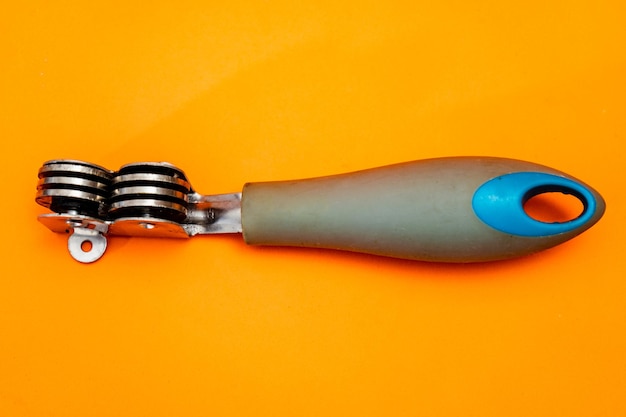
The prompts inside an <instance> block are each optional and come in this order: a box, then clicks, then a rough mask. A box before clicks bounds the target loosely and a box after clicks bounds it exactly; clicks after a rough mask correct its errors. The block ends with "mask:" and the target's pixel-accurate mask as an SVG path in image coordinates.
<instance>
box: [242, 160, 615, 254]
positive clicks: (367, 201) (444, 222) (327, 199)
mask: <svg viewBox="0 0 626 417" xmlns="http://www.w3.org/2000/svg"><path fill="white" fill-rule="evenodd" d="M501 180H504V182H503V181H501ZM516 181H517V182H516ZM503 184H504V185H503ZM494 187H495V191H493V190H492V189H493V188H494ZM498 187H499V188H498ZM498 189H499V190H500V191H498ZM553 190H556V191H561V192H564V193H569V194H574V195H575V196H577V197H579V198H580V199H581V201H582V202H583V204H584V205H585V211H584V212H583V214H581V216H579V217H578V218H577V219H575V220H573V221H571V222H567V223H559V224H556V225H553V224H548V223H542V222H539V221H537V220H533V219H531V218H530V217H529V216H527V215H525V214H524V213H523V208H522V209H521V210H522V211H520V208H521V207H522V206H523V204H524V202H525V200H526V199H528V198H529V197H531V196H532V195H535V194H539V193H542V192H546V191H553ZM498 193H500V194H498ZM498 199H499V200H501V201H497V200H498ZM517 200H519V201H517ZM507 201H508V202H507ZM498 204H500V206H498ZM502 204H504V206H503V205H502ZM506 204H509V206H507V205H506ZM603 212H604V201H603V200H602V197H601V196H600V195H599V194H598V193H597V192H596V191H595V190H593V189H592V188H591V187H589V186H587V185H585V184H584V183H582V182H580V181H578V180H576V179H575V178H573V177H571V176H568V175H567V174H564V173H562V172H559V171H556V170H554V169H551V168H547V167H545V166H541V165H537V164H533V163H529V162H524V161H518V160H511V159H503V158H489V157H460V158H440V159H430V160H423V161H415V162H408V163H403V164H397V165H391V166H386V167H381V168H374V169H369V170H364V171H358V172H353V173H348V174H341V175H334V176H329V177H321V178H313V179H305V180H295V181H281V182H265V183H249V184H246V185H245V187H244V189H243V193H242V227H243V237H244V240H245V241H246V243H248V244H251V245H284V246H306V247H319V248H330V249H341V250H347V251H355V252H364V253H371V254H376V255H383V256H390V257H397V258H406V259H416V260H425V261H442V262H477V261H489V260H497V259H506V258H512V257H517V256H522V255H527V254H530V253H533V252H537V251H539V250H543V249H546V248H549V247H552V246H554V245H557V244H559V243H562V242H564V241H566V240H568V239H571V238H572V237H574V236H576V235H578V234H579V233H581V232H583V231H584V230H586V229H588V228H589V227H591V226H592V225H593V224H594V223H595V222H597V221H598V220H599V219H600V217H601V216H602V214H603ZM485 213H486V214H485ZM507 216H508V217H507Z"/></svg>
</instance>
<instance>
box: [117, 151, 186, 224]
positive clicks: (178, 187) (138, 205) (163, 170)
mask: <svg viewBox="0 0 626 417" xmlns="http://www.w3.org/2000/svg"><path fill="white" fill-rule="evenodd" d="M190 190H191V186H190V184H189V182H188V181H187V178H186V177H185V174H184V173H183V171H181V170H180V169H178V168H176V167H175V166H173V165H170V164H167V163H163V162H158V163H138V164H130V165H125V166H123V167H122V168H121V169H120V170H119V171H118V172H117V173H116V174H115V175H114V177H113V180H112V186H111V198H110V200H109V203H110V206H109V217H110V218H112V219H119V218H122V217H148V218H150V217H153V218H157V219H165V220H171V221H175V222H182V221H184V220H185V218H186V217H187V207H188V202H189V200H188V194H189V192H190Z"/></svg>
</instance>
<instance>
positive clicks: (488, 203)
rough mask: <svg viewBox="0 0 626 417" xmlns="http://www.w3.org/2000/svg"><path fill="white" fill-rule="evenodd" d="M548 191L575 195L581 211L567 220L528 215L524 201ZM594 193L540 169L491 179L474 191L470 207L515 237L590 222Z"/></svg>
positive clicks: (559, 230) (539, 234)
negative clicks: (540, 218) (548, 221)
mask: <svg viewBox="0 0 626 417" xmlns="http://www.w3.org/2000/svg"><path fill="white" fill-rule="evenodd" d="M549 192H561V193H564V194H571V195H573V196H575V197H577V198H578V199H579V200H580V201H581V202H582V203H583V206H584V209H583V212H582V213H581V214H580V215H579V216H578V217H576V218H575V219H572V220H570V221H566V222H560V223H546V222H542V221H539V220H536V219H533V218H532V217H530V216H529V215H528V214H527V213H526V212H525V211H524V204H525V203H526V201H528V200H529V199H530V198H532V197H534V196H536V195H539V194H543V193H549ZM596 206H597V202H596V199H595V197H594V195H593V194H592V193H591V192H590V191H589V190H588V189H587V188H586V187H585V186H583V185H581V184H579V183H577V182H576V181H572V180H571V179H569V178H564V177H560V176H558V175H552V174H546V173H543V172H514V173H510V174H505V175H501V176H498V177H496V178H493V179H491V180H489V181H487V182H485V183H484V184H482V185H481V186H480V187H479V188H478V189H477V190H476V192H475V193H474V196H473V199H472V207H473V209H474V212H475V213H476V215H477V216H478V218H480V220H482V221H483V222H484V223H485V224H487V225H488V226H490V227H493V228H494V229H496V230H499V231H501V232H504V233H508V234H511V235H516V236H526V237H543V236H552V235H557V234H561V233H566V232H570V231H572V230H575V229H577V228H579V227H581V226H583V225H584V224H585V223H587V222H588V221H590V220H591V219H592V218H593V216H594V213H595V211H596Z"/></svg>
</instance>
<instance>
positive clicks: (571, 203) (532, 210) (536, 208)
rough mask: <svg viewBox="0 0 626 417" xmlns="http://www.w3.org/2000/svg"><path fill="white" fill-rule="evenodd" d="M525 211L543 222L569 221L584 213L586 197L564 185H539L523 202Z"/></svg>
mask: <svg viewBox="0 0 626 417" xmlns="http://www.w3.org/2000/svg"><path fill="white" fill-rule="evenodd" d="M523 206H524V212H525V213H526V214H527V215H528V216H530V217H531V218H532V219H534V220H537V221H539V222H542V223H567V222H570V221H572V220H576V219H577V218H579V217H580V216H582V215H583V213H584V212H585V210H586V208H587V202H586V200H585V198H584V197H583V196H582V195H580V194H579V193H577V192H576V191H574V190H571V189H568V188H564V187H539V188H536V189H533V190H531V192H529V193H528V194H527V196H526V197H525V199H524V202H523Z"/></svg>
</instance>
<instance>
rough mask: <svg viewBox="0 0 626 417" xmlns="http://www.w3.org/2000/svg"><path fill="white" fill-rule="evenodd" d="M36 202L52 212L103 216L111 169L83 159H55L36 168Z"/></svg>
mask: <svg viewBox="0 0 626 417" xmlns="http://www.w3.org/2000/svg"><path fill="white" fill-rule="evenodd" d="M38 176H39V182H38V183H37V195H36V198H35V200H36V201H37V203H38V204H40V205H42V206H44V207H47V208H49V209H50V210H52V211H54V212H56V213H76V214H82V215H86V216H92V217H98V218H104V217H105V215H106V204H107V200H108V198H109V187H110V185H111V176H112V173H111V172H110V171H108V170H107V169H105V168H103V167H101V166H98V165H94V164H90V163H87V162H83V161H75V160H67V159H59V160H52V161H48V162H46V163H44V165H43V166H42V167H41V168H40V169H39V175H38Z"/></svg>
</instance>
